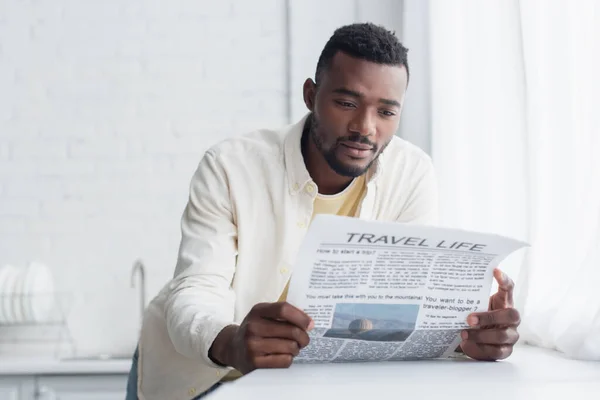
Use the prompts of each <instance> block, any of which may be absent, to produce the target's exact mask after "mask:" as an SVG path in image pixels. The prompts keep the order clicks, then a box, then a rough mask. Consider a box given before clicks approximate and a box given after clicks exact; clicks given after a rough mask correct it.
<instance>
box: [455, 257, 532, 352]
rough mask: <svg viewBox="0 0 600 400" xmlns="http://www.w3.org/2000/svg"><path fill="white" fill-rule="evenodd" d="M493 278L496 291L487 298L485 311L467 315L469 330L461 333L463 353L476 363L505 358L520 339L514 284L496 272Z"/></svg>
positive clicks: (519, 319)
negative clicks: (514, 303)
mask: <svg viewBox="0 0 600 400" xmlns="http://www.w3.org/2000/svg"><path fill="white" fill-rule="evenodd" d="M494 278H496V281H497V282H498V292H497V293H495V294H494V295H493V296H492V297H490V303H489V309H488V311H487V312H479V313H473V314H470V315H469V316H468V318H467V323H468V324H469V325H470V326H471V329H467V330H465V331H463V332H462V333H461V337H462V339H463V340H462V342H461V344H460V347H461V349H462V351H463V352H464V353H465V354H466V355H467V356H469V357H471V358H474V359H476V360H485V361H495V360H501V359H504V358H507V357H508V356H510V355H511V354H512V351H513V346H514V345H515V343H517V341H518V340H519V333H518V332H517V327H518V326H519V323H520V322H521V317H520V315H519V312H518V311H517V310H516V309H515V308H513V289H514V283H513V281H512V279H510V278H509V277H508V276H506V274H504V273H503V272H501V271H500V270H499V269H495V270H494Z"/></svg>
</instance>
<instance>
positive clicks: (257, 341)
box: [248, 338, 300, 357]
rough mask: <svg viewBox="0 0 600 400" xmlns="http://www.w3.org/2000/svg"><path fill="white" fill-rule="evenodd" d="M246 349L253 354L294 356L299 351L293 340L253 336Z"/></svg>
mask: <svg viewBox="0 0 600 400" xmlns="http://www.w3.org/2000/svg"><path fill="white" fill-rule="evenodd" d="M248 351H249V352H250V354H252V355H254V356H266V355H270V354H291V355H292V356H294V357H295V356H297V355H298V353H300V347H299V346H298V343H297V342H296V341H295V340H288V339H276V338H254V339H251V340H249V341H248Z"/></svg>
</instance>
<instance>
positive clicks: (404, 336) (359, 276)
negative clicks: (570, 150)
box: [287, 215, 527, 363]
mask: <svg viewBox="0 0 600 400" xmlns="http://www.w3.org/2000/svg"><path fill="white" fill-rule="evenodd" d="M525 246H527V244H525V243H523V242H520V241H517V240H513V239H510V238H506V237H502V236H498V235H492V234H482V233H476V232H469V231H463V230H455V229H448V228H439V227H427V226H416V225H410V224H402V223H394V222H380V221H366V220H360V219H357V218H349V217H340V216H332V215H318V216H317V217H316V218H315V219H314V221H313V223H312V224H311V227H310V229H309V231H308V233H307V235H306V237H305V239H304V242H303V244H302V245H301V247H300V251H299V253H298V258H297V262H296V265H295V267H294V272H293V275H292V278H291V281H290V287H289V291H288V296H287V301H288V302H289V303H291V304H292V305H294V306H296V307H298V308H300V309H302V310H304V312H306V313H307V314H308V315H310V316H311V317H312V318H313V319H314V322H315V328H314V329H313V330H312V331H311V332H310V344H309V345H308V346H307V347H305V348H304V349H302V351H301V352H300V354H299V355H298V356H297V357H296V358H295V361H294V362H296V363H323V362H356V361H395V360H410V359H424V358H446V357H450V356H451V355H452V354H453V353H454V350H455V349H456V348H457V346H458V345H459V344H460V341H461V340H460V332H461V330H462V329H465V328H467V327H468V325H467V323H466V318H467V316H468V315H469V314H470V313H471V312H475V311H486V310H487V308H488V303H489V296H490V291H491V287H492V282H493V270H494V268H495V267H499V263H500V261H502V260H503V259H504V258H506V257H507V256H508V255H509V254H510V253H512V252H513V251H516V250H518V249H520V248H522V247H525Z"/></svg>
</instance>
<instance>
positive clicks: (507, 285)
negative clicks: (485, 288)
mask: <svg viewBox="0 0 600 400" xmlns="http://www.w3.org/2000/svg"><path fill="white" fill-rule="evenodd" d="M494 278H495V279H496V282H498V292H499V293H502V294H504V299H505V302H506V305H507V306H508V307H512V306H513V291H514V289H515V283H514V281H513V280H512V279H510V278H509V277H508V275H506V274H505V273H504V272H502V271H501V270H499V269H498V268H496V269H494Z"/></svg>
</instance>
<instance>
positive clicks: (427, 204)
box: [397, 157, 439, 225]
mask: <svg viewBox="0 0 600 400" xmlns="http://www.w3.org/2000/svg"><path fill="white" fill-rule="evenodd" d="M438 193H439V192H438V185H437V177H436V174H435V169H434V166H433V163H432V161H431V159H430V158H429V157H424V158H423V159H422V160H421V162H420V163H419V165H418V167H417V168H416V169H415V174H414V183H413V185H412V188H411V190H410V191H409V194H408V199H407V201H406V203H405V205H404V207H403V208H402V210H401V211H400V215H399V216H398V218H397V221H398V222H407V223H414V224H420V225H437V224H438V223H439V221H438V218H439V195H438Z"/></svg>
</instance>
